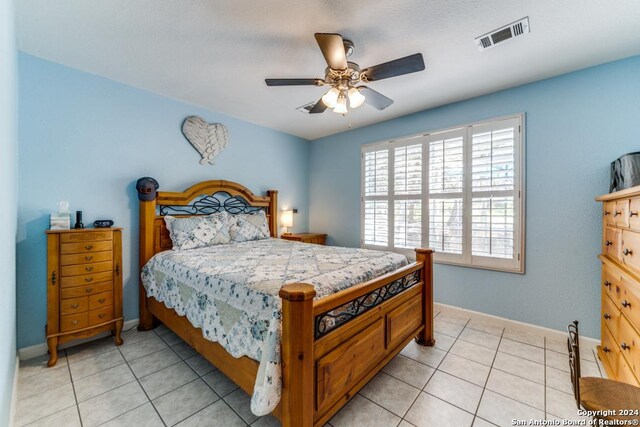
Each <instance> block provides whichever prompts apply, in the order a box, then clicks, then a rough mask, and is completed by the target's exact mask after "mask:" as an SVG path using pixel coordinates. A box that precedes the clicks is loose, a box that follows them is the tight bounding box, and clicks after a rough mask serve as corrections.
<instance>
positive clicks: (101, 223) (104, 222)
mask: <svg viewBox="0 0 640 427" xmlns="http://www.w3.org/2000/svg"><path fill="white" fill-rule="evenodd" d="M112 225H113V221H111V220H110V219H99V220H97V221H93V226H94V227H95V228H109V227H111V226H112Z"/></svg>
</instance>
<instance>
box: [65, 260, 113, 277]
mask: <svg viewBox="0 0 640 427" xmlns="http://www.w3.org/2000/svg"><path fill="white" fill-rule="evenodd" d="M111 270H113V262H112V261H103V262H92V263H88V264H81V265H67V266H64V267H62V276H63V277H67V276H79V275H81V274H90V273H100V272H102V271H111Z"/></svg>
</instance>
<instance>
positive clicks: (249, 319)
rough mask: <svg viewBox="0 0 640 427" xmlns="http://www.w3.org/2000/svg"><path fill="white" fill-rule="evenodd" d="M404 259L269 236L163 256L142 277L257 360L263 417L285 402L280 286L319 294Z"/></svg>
mask: <svg viewBox="0 0 640 427" xmlns="http://www.w3.org/2000/svg"><path fill="white" fill-rule="evenodd" d="M407 263H408V262H407V259H406V257H404V256H403V255H398V254H395V253H391V252H380V251H371V250H366V249H353V248H342V247H335V246H320V245H311V244H304V243H298V242H291V241H286V240H281V239H265V240H256V241H251V242H243V243H231V244H227V245H217V246H209V247H206V248H200V249H191V250H183V251H165V252H161V253H158V254H156V255H155V256H154V257H153V258H151V260H149V262H148V263H147V264H146V265H145V266H144V268H143V269H142V282H143V284H144V286H145V288H146V290H147V294H148V295H149V296H152V297H155V298H156V299H157V300H158V301H162V302H164V304H165V305H166V306H167V307H169V308H173V309H174V310H175V311H176V312H177V313H178V314H180V315H182V316H186V317H187V318H188V319H189V321H190V322H191V324H192V325H193V326H195V327H198V328H202V334H203V336H204V337H205V338H206V339H208V340H210V341H215V342H218V343H220V344H221V345H222V346H223V347H224V348H225V349H226V350H227V351H228V352H229V353H230V354H231V355H233V356H234V357H241V356H248V357H250V358H252V359H254V360H256V361H258V362H259V369H258V375H257V377H256V383H255V387H254V392H253V396H252V398H251V410H252V411H253V413H254V414H256V415H259V416H260V415H265V414H267V413H269V412H271V411H272V410H273V409H274V408H275V407H276V405H277V404H278V402H279V400H280V393H281V388H282V378H281V372H280V364H281V357H280V332H281V300H280V297H279V296H278V291H279V290H280V288H281V287H282V285H284V284H286V283H294V282H305V283H310V284H312V285H314V287H315V289H316V292H317V297H316V298H321V297H323V296H326V295H330V294H332V293H335V292H337V291H340V290H342V289H345V288H348V287H350V286H353V285H355V284H358V283H360V282H363V281H366V280H370V279H372V278H374V277H377V276H381V275H383V274H385V273H388V272H390V271H393V270H396V269H398V268H400V267H402V266H405V265H407Z"/></svg>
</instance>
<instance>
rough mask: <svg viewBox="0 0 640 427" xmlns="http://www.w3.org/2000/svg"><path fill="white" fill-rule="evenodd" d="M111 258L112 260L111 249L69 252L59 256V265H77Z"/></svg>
mask: <svg viewBox="0 0 640 427" xmlns="http://www.w3.org/2000/svg"><path fill="white" fill-rule="evenodd" d="M111 260H113V252H111V251H102V252H93V253H90V254H70V255H62V256H60V265H77V264H86V263H88V262H103V261H111Z"/></svg>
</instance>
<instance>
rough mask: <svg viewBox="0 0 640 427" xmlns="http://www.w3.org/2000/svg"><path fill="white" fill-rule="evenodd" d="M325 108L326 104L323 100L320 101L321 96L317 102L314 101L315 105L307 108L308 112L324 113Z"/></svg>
mask: <svg viewBox="0 0 640 427" xmlns="http://www.w3.org/2000/svg"><path fill="white" fill-rule="evenodd" d="M326 109H327V106H326V105H325V103H324V102H322V98H320V99H319V100H318V102H316V105H314V106H313V108H312V109H311V110H309V114H318V113H324V111H325V110H326Z"/></svg>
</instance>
